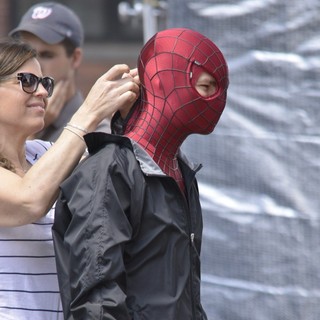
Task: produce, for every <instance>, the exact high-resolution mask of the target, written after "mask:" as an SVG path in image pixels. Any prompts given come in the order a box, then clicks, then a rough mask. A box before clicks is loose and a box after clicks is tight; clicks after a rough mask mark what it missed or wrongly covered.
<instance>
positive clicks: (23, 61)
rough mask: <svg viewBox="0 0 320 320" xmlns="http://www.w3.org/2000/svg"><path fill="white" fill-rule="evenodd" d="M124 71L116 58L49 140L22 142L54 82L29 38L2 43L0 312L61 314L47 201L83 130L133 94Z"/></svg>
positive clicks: (40, 116) (80, 145)
mask: <svg viewBox="0 0 320 320" xmlns="http://www.w3.org/2000/svg"><path fill="white" fill-rule="evenodd" d="M129 73H130V70H129V68H128V66H126V65H116V66H114V67H113V68H111V69H110V70H109V71H108V72H106V73H105V74H104V75H103V76H101V77H100V78H99V79H98V80H97V82H96V83H95V85H94V86H93V87H92V89H91V91H90V92H89V94H88V96H87V98H86V100H85V101H84V103H83V104H82V105H81V107H80V108H79V109H78V111H77V112H76V113H75V114H74V116H73V117H72V118H71V120H70V123H69V124H68V125H67V126H66V127H65V130H64V131H63V132H62V134H61V136H60V137H59V139H58V140H57V141H56V142H55V144H54V145H52V146H51V144H50V143H47V142H43V141H40V140H36V141H27V137H28V136H30V135H33V134H34V133H36V132H38V131H40V130H41V129H42V128H43V126H44V115H45V109H46V105H47V98H49V97H50V95H51V94H52V92H53V87H54V81H53V79H52V78H50V77H43V75H42V72H41V68H40V64H39V62H38V60H37V59H36V52H35V51H34V50H33V49H32V48H31V47H30V46H29V45H27V44H24V43H22V42H19V41H17V40H12V39H11V40H4V41H2V42H1V43H0V226H1V228H0V259H1V263H0V276H1V280H0V319H15V320H16V319H19V320H23V319H33V320H37V319H39V320H44V319H45V320H50V319H55V320H56V319H62V312H61V304H60V298H59V292H58V285H57V279H56V269H55V261H54V253H53V246H52V235H51V226H52V223H53V209H52V206H53V204H54V202H55V200H56V197H57V194H58V188H59V185H60V183H61V182H62V181H63V180H64V179H65V178H66V177H67V176H68V175H69V174H70V172H71V171H72V169H73V168H74V167H75V165H76V164H77V163H78V162H79V160H80V158H81V156H82V155H83V153H84V151H85V147H86V145H85V143H84V139H83V135H84V134H86V133H87V132H92V131H94V130H95V129H96V127H97V125H98V124H99V123H100V122H101V121H102V120H103V119H104V118H106V117H109V116H111V115H112V114H113V112H115V111H116V110H121V109H125V108H129V107H130V106H131V105H132V104H133V102H134V101H135V100H136V98H137V95H138V91H139V88H138V87H139V86H138V78H137V77H135V75H134V74H132V75H129V76H126V77H121V76H122V75H123V74H129ZM47 150H48V151H47Z"/></svg>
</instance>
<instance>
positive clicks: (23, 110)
mask: <svg viewBox="0 0 320 320" xmlns="http://www.w3.org/2000/svg"><path fill="white" fill-rule="evenodd" d="M20 72H28V73H33V74H34V75H36V76H38V77H42V72H41V67H40V64H39V62H38V60H37V59H30V60H29V61H27V62H26V63H25V64H23V65H22V67H21V68H19V69H18V70H17V71H16V72H15V73H13V74H12V75H10V76H8V78H10V79H6V80H4V81H1V82H0V132H1V133H2V134H5V132H6V131H8V130H9V132H10V131H14V132H15V133H16V134H18V133H21V134H22V135H25V136H28V135H30V134H33V133H35V132H38V131H40V130H41V129H42V128H43V126H44V115H45V109H46V106H47V96H48V93H47V91H46V90H45V88H44V87H43V86H42V84H41V83H39V86H38V88H37V90H36V91H35V92H34V93H32V94H30V93H26V92H24V91H23V90H22V88H21V84H20V81H18V80H17V79H16V75H17V74H18V73H20ZM11 77H12V78H11Z"/></svg>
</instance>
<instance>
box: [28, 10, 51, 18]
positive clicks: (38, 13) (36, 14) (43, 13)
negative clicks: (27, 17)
mask: <svg viewBox="0 0 320 320" xmlns="http://www.w3.org/2000/svg"><path fill="white" fill-rule="evenodd" d="M51 13H52V9H51V8H46V7H37V8H35V9H34V10H33V13H32V16H31V17H32V19H45V18H47V17H48V16H50V14H51Z"/></svg>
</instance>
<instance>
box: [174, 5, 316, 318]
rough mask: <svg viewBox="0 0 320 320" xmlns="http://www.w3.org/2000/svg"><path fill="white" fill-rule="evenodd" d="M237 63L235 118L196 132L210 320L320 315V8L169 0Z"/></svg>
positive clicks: (231, 96) (231, 107)
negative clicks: (202, 132) (207, 132)
mask: <svg viewBox="0 0 320 320" xmlns="http://www.w3.org/2000/svg"><path fill="white" fill-rule="evenodd" d="M168 26H169V27H188V28H192V29H196V30H198V31H200V32H201V33H204V34H205V35H206V36H208V37H209V38H211V39H212V40H213V41H214V42H215V43H216V44H217V45H218V46H219V47H220V48H221V50H222V51H223V53H224V54H225V56H226V59H227V61H228V63H229V68H230V87H229V91H228V102H227V106H226V109H225V112H224V114H223V115H222V117H221V120H220V122H219V124H218V126H217V128H216V130H215V132H214V133H213V134H211V135H209V136H192V137H189V138H188V140H187V141H186V143H185V144H184V146H183V150H184V151H185V153H186V154H187V155H188V156H189V157H191V159H192V160H193V161H194V162H201V163H202V164H203V165H204V168H203V169H202V170H201V172H200V173H199V175H198V180H199V183H200V192H201V201H202V205H203V214H204V222H205V224H204V238H203V248H202V280H203V283H202V300H203V305H204V307H205V309H206V311H207V314H208V318H209V319H210V320H319V319H320V220H319V215H320V196H319V186H320V184H319V182H320V168H319V167H320V161H319V157H320V135H319V134H320V124H319V120H320V111H319V110H318V109H319V101H320V99H319V98H320V81H319V80H320V1H319V0H304V1H301V0H290V1H288V0H243V1H240V0H238V1H237V0H220V1H219V0H212V1H201V0H200V1H188V0H168Z"/></svg>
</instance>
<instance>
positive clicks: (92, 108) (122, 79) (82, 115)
mask: <svg viewBox="0 0 320 320" xmlns="http://www.w3.org/2000/svg"><path fill="white" fill-rule="evenodd" d="M130 72H131V74H132V75H131V74H130ZM138 96H139V79H138V77H137V74H136V71H130V69H129V67H128V66H127V65H124V64H119V65H115V66H113V67H112V68H111V69H110V70H109V71H107V72H106V73H105V74H103V75H102V76H101V77H100V78H99V79H98V80H97V81H96V82H95V84H94V85H93V87H92V88H91V90H90V92H89V94H88V96H87V98H86V99H85V101H84V103H83V104H82V106H81V107H80V108H79V110H78V111H77V112H76V113H75V114H74V116H73V117H72V119H71V122H73V123H76V124H78V125H81V126H82V127H84V128H86V129H87V130H88V132H91V131H94V130H95V129H96V127H97V125H98V124H99V123H100V122H101V121H102V120H103V119H105V118H108V117H111V116H112V115H113V114H114V112H116V111H118V110H126V109H129V110H130V108H131V107H132V105H133V103H134V102H135V101H136V99H137V98H138Z"/></svg>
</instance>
